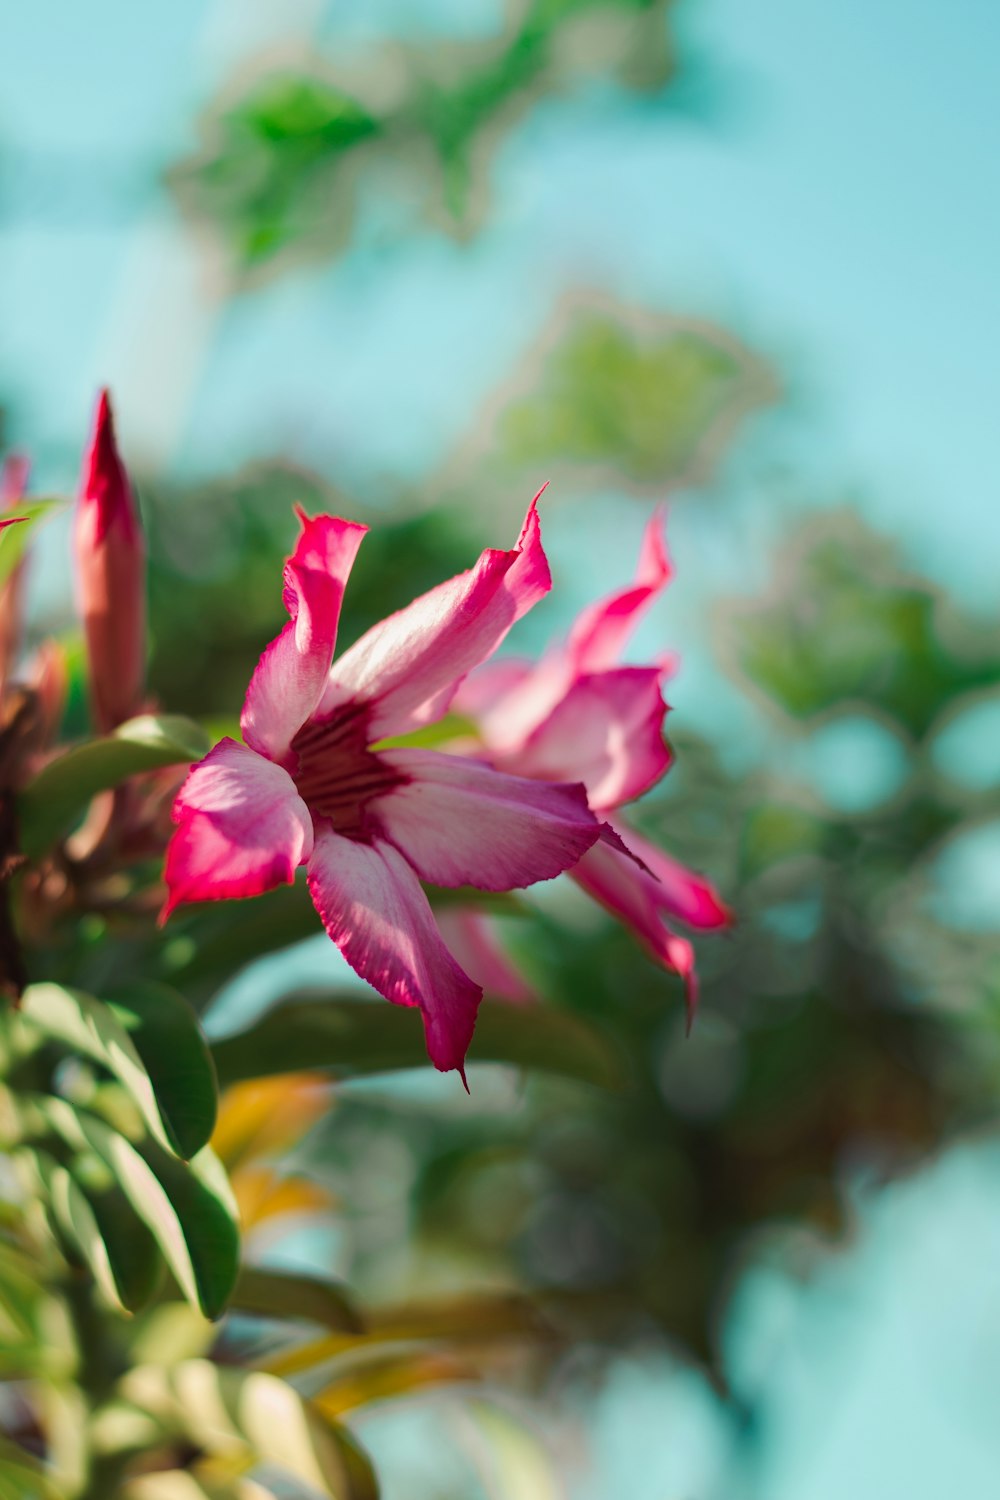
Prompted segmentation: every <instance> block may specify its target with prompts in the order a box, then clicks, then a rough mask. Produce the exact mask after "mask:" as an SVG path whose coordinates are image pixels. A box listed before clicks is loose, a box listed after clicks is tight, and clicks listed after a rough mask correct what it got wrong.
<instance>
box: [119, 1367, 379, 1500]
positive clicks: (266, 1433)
mask: <svg viewBox="0 0 1000 1500" xmlns="http://www.w3.org/2000/svg"><path fill="white" fill-rule="evenodd" d="M119 1389H120V1392H121V1394H122V1396H123V1397H124V1398H125V1399H126V1400H127V1401H131V1402H132V1403H133V1404H134V1405H135V1406H136V1407H138V1408H139V1410H140V1411H144V1412H149V1413H151V1414H152V1415H153V1416H155V1417H158V1418H159V1419H160V1420H161V1421H168V1422H171V1423H173V1424H174V1425H175V1426H176V1430H177V1431H178V1433H179V1434H180V1435H182V1436H184V1437H186V1438H187V1439H188V1440H189V1441H190V1442H191V1443H193V1444H195V1445H196V1446H197V1447H198V1448H199V1449H201V1450H202V1451H203V1452H204V1453H206V1454H208V1455H211V1456H213V1457H218V1458H220V1459H233V1460H239V1459H246V1460H247V1461H248V1463H254V1464H265V1463H266V1464H269V1465H271V1464H273V1465H274V1466H275V1467H277V1468H279V1469H282V1470H283V1471H284V1472H285V1473H286V1474H288V1475H289V1476H290V1477H291V1478H293V1479H297V1480H299V1481H300V1482H301V1483H302V1484H303V1485H306V1486H308V1487H309V1488H311V1489H312V1490H318V1491H319V1493H320V1494H321V1495H326V1496H328V1497H329V1500H377V1497H378V1486H377V1484H376V1482H375V1476H374V1474H373V1473H372V1469H371V1465H370V1464H369V1462H368V1460H367V1458H365V1456H364V1454H363V1453H362V1452H361V1450H360V1449H359V1448H358V1447H357V1446H356V1444H355V1443H354V1441H353V1439H352V1438H351V1437H350V1436H349V1434H348V1433H347V1432H346V1431H345V1430H344V1429H343V1428H342V1427H340V1426H339V1424H338V1423H336V1422H334V1421H332V1420H330V1419H328V1418H325V1417H323V1416H322V1415H321V1413H320V1412H318V1411H317V1410H316V1409H315V1407H314V1406H313V1405H312V1404H311V1403H310V1402H308V1401H305V1400H304V1399H303V1398H302V1397H301V1396H299V1395H298V1394H297V1392H296V1391H294V1390H293V1389H292V1387H291V1386H290V1385H286V1384H285V1382H284V1381H282V1380H278V1379H277V1378H276V1377H275V1376H274V1375H265V1374H263V1373H262V1372H261V1371H257V1370H249V1371H248V1370H237V1369H221V1368H220V1367H219V1366H218V1365H214V1364H212V1363H210V1361H208V1360H205V1359H192V1360H187V1361H185V1362H184V1363H183V1364H179V1365H174V1366H172V1367H171V1368H169V1369H166V1368H164V1367H163V1366H162V1365H141V1366H139V1368H137V1369H134V1370H131V1371H130V1372H129V1373H128V1374H127V1375H126V1376H125V1377H124V1379H123V1380H122V1382H121V1385H120V1387H119ZM193 1493H195V1494H196V1493H197V1492H193ZM178 1500H181V1496H180V1492H178Z"/></svg>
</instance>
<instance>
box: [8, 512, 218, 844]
mask: <svg viewBox="0 0 1000 1500" xmlns="http://www.w3.org/2000/svg"><path fill="white" fill-rule="evenodd" d="M12 529H13V528H12ZM209 749H210V745H209V740H208V736H207V735H206V734H205V732H204V730H203V729H202V728H201V726H200V725H199V724H196V723H194V721H193V720H192V719H185V718H182V717H181V716H180V715H178V714H162V715H159V716H157V715H153V714H144V715H142V716H141V717H140V718H137V719H130V720H129V721H128V723H127V724H122V725H121V726H120V727H119V728H118V729H116V730H115V732H114V733H113V734H109V735H105V736H104V737H103V738H102V739H96V740H87V741H86V742H85V743H84V744H82V745H77V746H75V747H74V748H73V749H72V750H67V751H66V752H65V753H64V754H62V755H60V756H57V757H56V759H55V760H52V761H50V762H49V764H48V765H47V766H45V768H44V769H43V770H42V771H40V772H39V774H38V775H37V776H36V777H35V779H34V781H32V782H31V783H30V784H29V785H28V786H27V787H26V788H25V790H24V791H23V792H22V793H21V795H20V797H19V798H18V815H19V819H20V828H21V848H22V849H23V850H24V852H25V854H27V855H28V856H29V858H32V859H35V858H37V857H38V856H39V855H41V854H44V853H45V851H46V849H48V848H50V847H51V846H52V844H54V843H56V841H57V840H58V839H60V838H64V837H65V836H66V835H67V834H68V833H70V832H71V831H72V829H73V827H74V826H75V824H76V823H77V822H78V821H79V819H80V818H81V817H82V815H83V813H84V812H85V810H86V808H87V804H88V803H89V802H90V800H91V799H92V798H93V797H96V796H97V794H98V792H105V791H108V790H110V789H111V788H112V787H116V786H120V785H121V784H122V782H124V781H127V780H128V779H129V777H130V776H137V775H139V774H141V773H142V772H143V771H157V770H160V769H162V767H164V766H180V765H190V764H191V763H192V762H193V761H196V760H200V759H201V757H202V756H203V755H205V754H206V753H207V751H208V750H209Z"/></svg>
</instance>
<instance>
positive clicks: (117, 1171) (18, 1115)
mask: <svg viewBox="0 0 1000 1500" xmlns="http://www.w3.org/2000/svg"><path fill="white" fill-rule="evenodd" d="M9 1111H10V1112H11V1113H12V1114H13V1116H14V1118H15V1119H16V1121H17V1125H18V1129H19V1132H20V1135H21V1138H22V1139H24V1140H28V1141H32V1142H33V1141H36V1140H39V1139H41V1140H43V1141H44V1140H45V1139H46V1138H48V1137H49V1136H50V1135H54V1136H56V1137H57V1138H58V1139H60V1140H61V1141H63V1142H64V1144H65V1145H66V1146H68V1147H69V1148H70V1150H71V1151H79V1152H88V1151H92V1152H94V1154H95V1155H96V1156H98V1157H99V1158H100V1159H101V1160H102V1161H103V1162H104V1163H105V1164H106V1165H107V1166H108V1167H109V1168H110V1170H111V1172H112V1174H113V1176H114V1177H115V1179H116V1180H117V1182H118V1184H119V1186H120V1187H121V1190H122V1192H123V1193H124V1194H125V1196H126V1198H127V1199H128V1201H129V1203H130V1204H131V1206H132V1208H133V1210H134V1212H135V1213H136V1214H137V1215H138V1216H139V1218H140V1219H141V1220H142V1222H143V1223H144V1224H145V1225H146V1226H147V1228H148V1229H149V1230H150V1232H151V1233H152V1235H153V1238H154V1239H155V1240H156V1242H157V1244H158V1245H159V1247H160V1250H161V1252H162V1254H163V1257H164V1259H165V1260H166V1262H167V1265H168V1266H169V1267H170V1270H171V1271H172V1273H173V1275H174V1277H175V1278H176V1280H177V1283H178V1285H179V1286H180V1288H181V1290H182V1292H183V1293H184V1295H185V1296H186V1297H187V1298H188V1300H189V1301H190V1302H191V1303H192V1304H193V1305H194V1306H196V1307H199V1308H200V1309H201V1311H202V1312H203V1313H204V1315H205V1317H206V1318H217V1317H219V1316H220V1314H221V1313H222V1312H223V1311H224V1309H225V1306H226V1302H227V1300H228V1298H229V1296H230V1294H231V1292H232V1290H233V1287H234V1285H235V1283H236V1277H237V1273H238V1271H239V1248H240V1240H239V1230H238V1228H237V1213H236V1206H235V1203H234V1201H233V1198H232V1193H231V1190H230V1188H229V1184H228V1181H227V1179H226V1175H225V1172H224V1171H223V1169H222V1167H221V1165H220V1164H219V1162H218V1160H217V1158H216V1157H215V1156H214V1155H213V1153H212V1152H211V1151H210V1150H209V1149H208V1148H207V1147H206V1148H205V1149H204V1150H202V1151H200V1152H199V1153H198V1155H197V1156H195V1157H194V1158H193V1160H192V1161H190V1162H183V1161H179V1160H178V1159H177V1158H176V1157H175V1156H171V1155H169V1154H168V1153H167V1152H166V1151H164V1150H163V1149H162V1148H161V1147H158V1146H157V1145H156V1144H155V1142H153V1141H147V1142H144V1143H142V1144H141V1146H140V1147H137V1146H135V1145H133V1144H132V1143H131V1142H130V1141H127V1140H126V1139H125V1137H124V1136H122V1135H119V1134H118V1133H117V1132H116V1131H114V1130H111V1129H109V1127H108V1126H107V1125H106V1124H105V1123H104V1122H103V1121H102V1120H99V1119H97V1117H96V1116H94V1115H91V1114H89V1113H88V1112H87V1111H86V1110H82V1109H75V1108H74V1107H73V1106H72V1105H70V1104H69V1103H67V1101H66V1100H64V1099H56V1098H48V1097H46V1096H44V1095H37V1094H36V1095H29V1094H22V1095H20V1096H18V1097H16V1098H14V1099H13V1100H12V1101H10V1104H9Z"/></svg>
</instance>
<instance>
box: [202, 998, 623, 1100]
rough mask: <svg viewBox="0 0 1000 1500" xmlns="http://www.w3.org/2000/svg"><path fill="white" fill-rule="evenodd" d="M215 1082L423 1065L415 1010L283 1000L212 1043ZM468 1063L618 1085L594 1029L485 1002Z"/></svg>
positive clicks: (615, 1061)
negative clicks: (322, 1070)
mask: <svg viewBox="0 0 1000 1500" xmlns="http://www.w3.org/2000/svg"><path fill="white" fill-rule="evenodd" d="M212 1050H213V1052H214V1054H215V1061H216V1066H217V1067H218V1070H219V1078H220V1080H221V1082H222V1083H223V1084H229V1083H236V1082H238V1081H240V1080H241V1079H245V1078H266V1077H269V1076H270V1075H272V1074H274V1073H296V1072H300V1071H302V1070H305V1069H310V1068H329V1069H332V1070H333V1071H334V1072H335V1073H336V1074H338V1075H340V1076H343V1077H352V1076H355V1075H359V1074H366V1073H382V1072H386V1071H390V1070H395V1069H398V1068H417V1067H427V1066H429V1064H428V1062H427V1048H426V1044H425V1041H424V1029H423V1023H422V1021H421V1019H420V1016H419V1014H418V1013H417V1012H416V1011H413V1010H404V1009H402V1008H400V1007H398V1006H387V1005H382V1004H375V1003H371V1002H368V1001H365V1000H360V999H358V1000H352V999H350V998H347V997H344V996H338V995H337V994H336V993H334V994H331V995H330V996H329V997H328V998H320V997H318V996H317V997H316V999H314V1000H304V999H295V998H294V997H293V998H290V999H288V1000H285V1001H284V1002H282V1003H281V1004H279V1005H277V1006H275V1008H274V1009H273V1010H271V1011H269V1012H268V1013H267V1015H265V1016H264V1017H263V1018H262V1019H261V1020H260V1021H258V1022H257V1023H256V1024H255V1025H254V1026H251V1027H249V1028H248V1029H247V1030H246V1031H242V1032H240V1033H239V1034H238V1035H236V1036H232V1037H225V1038H223V1039H222V1040H220V1041H218V1042H216V1043H214V1045H213V1048H212ZM469 1061H470V1062H472V1063H475V1062H501V1063H512V1064H514V1065H516V1066H518V1067H523V1068H542V1069H545V1070H547V1071H549V1072H553V1073H559V1074H562V1075H563V1076H564V1077H567V1078H573V1079H577V1080H579V1081H581V1082H584V1083H592V1084H597V1085H598V1086H600V1087H602V1088H615V1087H618V1086H620V1085H621V1082H622V1069H621V1059H620V1056H619V1055H618V1054H617V1052H616V1050H615V1048H614V1047H613V1045H612V1044H611V1043H610V1042H608V1041H607V1040H606V1039H605V1038H604V1037H602V1036H601V1034H600V1033H599V1032H598V1031H597V1030H596V1028H594V1027H591V1026H589V1025H588V1024H587V1023H586V1022H584V1021H581V1020H580V1019H579V1018H577V1017H575V1016H571V1015H569V1014H568V1013H567V1012H565V1011H556V1010H552V1009H547V1008H546V1007H544V1006H538V1007H532V1008H530V1009H526V1008H524V1007H521V1006H513V1005H504V1004H501V1003H499V1002H492V1001H486V1002H485V1003H484V1004H483V1005H482V1006H481V1007H480V1011H479V1019H478V1021H477V1022H476V1033H475V1036H474V1037H473V1040H472V1046H471V1048H470V1050H469Z"/></svg>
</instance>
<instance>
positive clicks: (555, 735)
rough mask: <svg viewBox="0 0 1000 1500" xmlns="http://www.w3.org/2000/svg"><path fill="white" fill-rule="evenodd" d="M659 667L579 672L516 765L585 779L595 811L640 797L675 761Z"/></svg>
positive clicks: (527, 772) (527, 771) (524, 770)
mask: <svg viewBox="0 0 1000 1500" xmlns="http://www.w3.org/2000/svg"><path fill="white" fill-rule="evenodd" d="M660 681H661V673H660V670H659V668H657V667H617V668H616V669H615V670H613V671H609V672H597V673H592V674H589V675H587V676H583V677H578V678H577V679H576V681H575V682H574V683H573V684H572V686H571V687H570V688H569V690H568V692H567V693H566V696H565V697H564V698H562V699H561V700H560V701H559V703H557V704H556V706H555V708H554V709H553V710H552V712H551V713H550V714H549V716H548V718H546V719H545V720H544V721H543V723H541V724H540V725H539V726H538V728H537V729H536V730H535V731H534V732H533V734H531V735H530V736H529V738H528V739H527V741H526V742H525V744H524V745H523V746H522V747H521V748H520V750H519V751H518V752H517V755H516V757H515V758H513V759H512V761H511V764H512V766H515V767H516V769H517V771H518V772H519V773H520V774H521V775H523V776H537V777H539V778H541V779H542V780H555V779H559V780H563V781H582V782H583V784H584V786H585V787H586V788H587V796H588V798H589V801H590V805H591V807H592V808H594V810H595V811H599V810H605V809H607V808H611V807H619V806H620V805H621V804H622V803H623V802H631V801H632V800H633V798H635V797H640V796H641V795H642V794H643V792H646V791H648V790H649V788H650V787H651V786H653V785H655V783H656V782H657V781H659V779H660V777H661V776H663V775H664V774H665V772H666V771H667V769H668V767H669V765H670V759H671V757H670V750H669V748H668V747H667V744H666V741H665V740H664V738H663V715H664V713H665V711H666V705H665V704H664V702H663V697H662V695H661V692H660Z"/></svg>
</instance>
